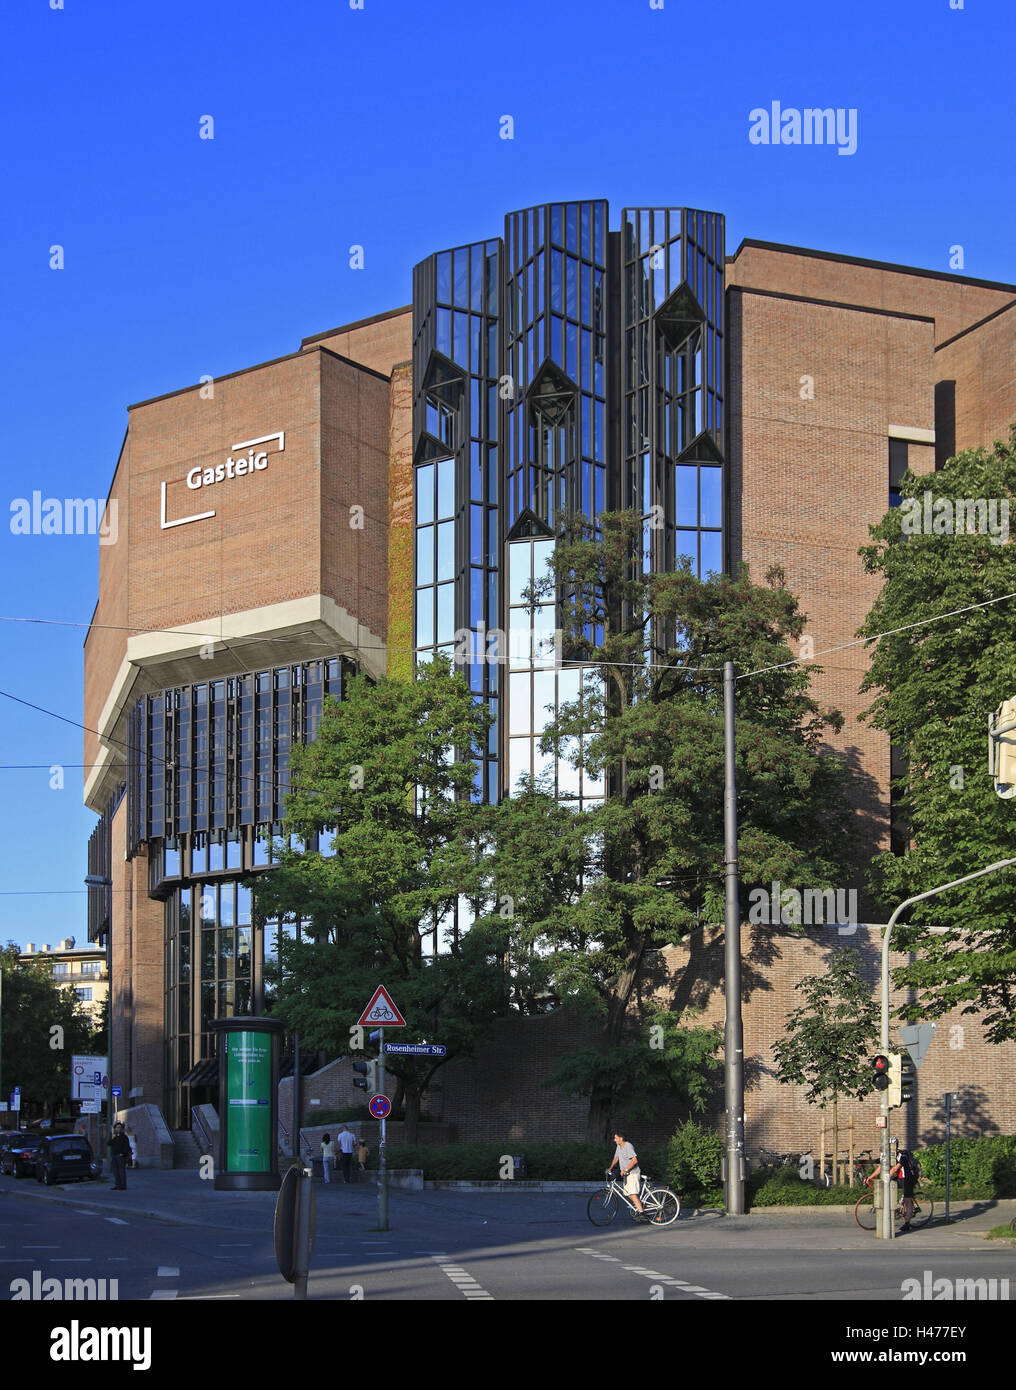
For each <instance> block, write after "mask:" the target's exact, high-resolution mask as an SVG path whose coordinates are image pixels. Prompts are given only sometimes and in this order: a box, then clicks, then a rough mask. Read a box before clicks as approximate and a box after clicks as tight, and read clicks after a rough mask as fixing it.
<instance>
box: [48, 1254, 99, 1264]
mask: <svg viewBox="0 0 1016 1390" xmlns="http://www.w3.org/2000/svg"><path fill="white" fill-rule="evenodd" d="M91 1263H92V1257H91V1255H74V1256H73V1257H71V1256H63V1255H61V1257H60V1259H58V1260H54V1261H53V1264H55V1265H90V1264H91Z"/></svg>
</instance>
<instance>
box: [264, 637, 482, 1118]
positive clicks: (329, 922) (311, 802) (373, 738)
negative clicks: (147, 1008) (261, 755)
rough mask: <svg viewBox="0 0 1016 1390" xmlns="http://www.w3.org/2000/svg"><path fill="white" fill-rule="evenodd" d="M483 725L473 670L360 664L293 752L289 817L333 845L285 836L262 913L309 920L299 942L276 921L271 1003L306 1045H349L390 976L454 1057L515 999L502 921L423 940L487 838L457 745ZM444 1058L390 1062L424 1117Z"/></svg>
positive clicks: (413, 1112) (407, 1013) (411, 1010)
mask: <svg viewBox="0 0 1016 1390" xmlns="http://www.w3.org/2000/svg"><path fill="white" fill-rule="evenodd" d="M486 724H487V716H486V714H485V713H484V711H483V710H481V709H479V708H478V707H477V706H476V705H475V704H474V702H473V700H472V697H471V695H470V692H469V689H468V687H467V686H466V684H465V683H464V681H463V680H462V679H461V677H458V676H453V675H451V674H449V671H448V667H447V662H444V663H442V662H441V661H438V662H435V663H434V665H433V666H425V667H422V668H421V669H420V670H419V671H418V673H417V678H416V680H414V681H412V682H410V683H408V684H407V683H403V682H399V681H393V680H381V681H379V682H378V683H377V684H376V685H373V684H371V683H370V682H369V681H368V680H367V679H366V678H365V677H362V676H361V677H356V678H354V679H353V680H351V681H350V682H349V683H348V685H347V687H346V690H345V691H344V695H343V699H342V701H341V703H339V702H337V701H332V700H329V701H326V702H325V708H324V712H323V715H322V721H321V727H320V731H319V734H318V737H317V739H316V740H315V741H314V742H313V743H311V744H309V745H307V746H305V747H295V748H294V749H293V750H292V754H291V781H292V783H293V787H294V790H293V791H292V792H291V794H290V796H289V799H288V801H287V819H286V822H285V826H284V828H285V830H286V832H287V835H292V836H295V837H307V836H309V835H310V834H311V833H312V832H320V831H322V830H329V831H330V832H332V833H333V834H334V840H333V844H332V848H333V853H331V854H325V855H322V854H319V853H316V852H314V853H311V852H305V851H303V850H301V849H300V847H299V846H298V845H297V844H294V845H292V846H290V847H287V848H284V849H283V850H282V851H281V853H280V856H279V864H278V867H277V868H274V869H272V870H271V871H270V872H268V873H265V874H262V875H261V876H260V877H258V878H257V879H256V880H255V881H254V884H253V886H254V895H255V910H256V911H257V913H258V916H259V918H260V919H261V920H264V919H273V918H280V919H281V920H283V921H286V920H287V919H288V920H289V921H290V922H291V921H292V920H294V919H295V917H297V916H299V917H300V918H301V919H302V920H303V933H302V935H303V939H302V940H295V939H293V938H292V937H291V936H289V935H287V934H286V933H285V932H282V933H279V957H278V966H279V968H278V970H277V972H276V986H275V997H274V1002H273V1010H274V1013H275V1015H276V1016H277V1017H279V1018H281V1019H282V1020H283V1021H284V1022H285V1023H286V1025H287V1026H288V1027H290V1028H292V1029H295V1030H296V1031H297V1032H299V1034H300V1037H301V1042H302V1043H303V1045H305V1046H308V1047H311V1048H320V1049H324V1050H327V1051H329V1052H331V1053H333V1054H335V1053H343V1052H346V1051H348V1049H349V1048H350V1046H351V1039H352V1042H353V1043H354V1044H355V1041H356V1040H357V1034H356V1032H355V1025H356V1020H357V1019H358V1018H359V1016H360V1013H361V1012H362V1010H363V1008H364V1006H365V1005H366V1003H367V1001H368V1000H369V999H370V997H371V996H372V994H373V993H374V990H375V988H376V986H377V985H378V984H382V983H383V984H384V985H385V986H386V987H387V988H388V990H389V992H390V993H391V995H392V997H393V998H394V1000H395V1002H396V1004H397V1005H398V1007H399V1008H400V1010H401V1011H402V1013H403V1015H404V1017H405V1018H406V1020H407V1023H408V1024H409V1027H408V1028H406V1029H405V1030H400V1031H399V1039H398V1040H399V1041H408V1042H413V1041H423V1040H427V1041H431V1042H441V1043H443V1044H444V1045H445V1046H446V1047H447V1049H448V1059H449V1060H451V1058H453V1057H456V1056H467V1055H469V1054H470V1053H471V1052H472V1050H473V1048H474V1047H475V1045H476V1043H477V1041H478V1040H479V1039H480V1038H481V1037H482V1036H484V1034H485V1032H486V1030H487V1029H488V1028H489V1025H490V1023H491V1022H492V1020H493V1019H494V1018H495V1017H497V1016H498V1015H499V1014H501V1013H503V1012H504V1011H505V1008H506V1007H507V1004H506V976H505V971H504V968H503V963H502V956H503V952H504V948H505V942H504V931H503V928H499V926H498V924H497V921H496V920H495V921H493V922H490V923H479V924H477V926H476V928H475V929H474V930H472V931H470V932H468V933H465V934H463V935H462V936H461V938H459V939H453V940H452V941H451V943H450V950H449V951H448V953H447V954H445V955H441V956H439V957H438V958H437V959H436V960H433V961H430V962H428V960H427V959H425V955H424V952H423V950H422V946H421V936H422V934H423V933H424V932H427V931H430V930H432V929H433V927H434V924H435V922H441V921H445V922H448V921H449V920H450V914H451V912H452V909H453V908H454V907H455V905H456V902H457V899H458V896H459V893H460V891H461V890H460V885H461V881H462V878H463V875H464V874H465V872H466V870H467V867H468V866H469V864H470V863H471V861H472V859H473V858H474V857H475V854H476V852H477V851H476V818H477V815H478V813H479V808H477V807H476V806H475V805H474V804H473V802H472V801H471V799H470V792H471V790H472V784H473V767H472V763H471V762H469V761H466V760H460V761H455V760H454V759H453V757H452V751H453V750H455V749H458V750H460V751H462V752H464V753H466V754H468V753H469V752H471V751H475V750H478V749H479V747H480V746H481V744H482V741H483V738H484V736H485V732H486ZM390 1040H393V1039H390ZM368 1055H369V1054H368ZM440 1065H441V1062H440V1060H438V1059H429V1060H411V1059H408V1058H395V1057H392V1058H390V1059H389V1060H388V1069H389V1072H390V1074H393V1075H394V1076H395V1077H396V1078H398V1080H399V1082H400V1083H401V1085H402V1087H404V1090H405V1099H406V1115H407V1120H408V1121H409V1123H410V1126H411V1127H412V1126H413V1125H415V1123H416V1120H417V1118H418V1116H419V1105H420V1098H421V1096H422V1094H423V1093H424V1091H425V1090H426V1087H427V1086H428V1085H429V1084H430V1081H431V1080H432V1079H433V1076H434V1074H435V1072H436V1071H437V1069H438V1067H439V1066H440Z"/></svg>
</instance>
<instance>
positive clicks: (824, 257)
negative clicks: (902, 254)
mask: <svg viewBox="0 0 1016 1390" xmlns="http://www.w3.org/2000/svg"><path fill="white" fill-rule="evenodd" d="M749 246H753V247H756V248H757V249H758V250H760V251H779V252H782V253H783V254H784V255H788V256H810V257H812V259H813V260H818V261H838V262H839V263H841V264H843V265H861V266H866V267H868V268H869V269H871V270H890V271H894V272H895V273H896V274H898V275H919V276H920V277H921V278H922V279H924V280H949V281H951V282H952V283H954V284H957V285H976V286H978V287H980V288H981V289H989V290H1008V291H1010V292H1011V293H1012V294H1016V285H1010V284H1008V283H1007V282H1006V281H1004V280H976V279H974V278H973V276H970V275H950V274H949V273H948V271H945V270H922V269H921V268H920V266H913V265H897V264H896V263H895V262H894V261H870V260H867V259H866V258H865V257H864V256H842V255H837V254H836V252H834V251H815V250H813V249H812V248H811V247H808V246H788V245H786V244H785V243H784V242H780V241H758V240H756V238H754V237H745V238H744V239H743V240H742V242H741V244H740V246H738V248H737V250H736V251H735V252H734V254H733V255H732V256H728V257H727V260H726V263H727V265H730V264H731V263H732V262H733V261H736V260H737V258H738V256H739V255H740V254H741V252H742V251H743V250H744V249H745V248H746V247H749Z"/></svg>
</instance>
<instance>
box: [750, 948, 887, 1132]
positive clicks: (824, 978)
mask: <svg viewBox="0 0 1016 1390" xmlns="http://www.w3.org/2000/svg"><path fill="white" fill-rule="evenodd" d="M795 988H796V989H798V990H799V991H800V992H801V994H803V996H804V1000H805V1002H804V1004H802V1005H801V1006H800V1007H799V1008H797V1009H795V1010H794V1011H793V1013H791V1014H790V1015H789V1017H788V1018H787V1022H786V1026H785V1032H784V1035H783V1037H781V1038H780V1039H779V1040H778V1041H777V1042H776V1043H774V1045H773V1052H774V1054H775V1057H776V1065H777V1068H778V1071H777V1080H778V1081H779V1082H780V1083H781V1084H782V1085H791V1084H794V1085H799V1086H807V1087H808V1090H807V1092H806V1094H805V1099H806V1100H807V1102H808V1104H809V1105H818V1106H819V1108H820V1109H822V1110H824V1109H825V1108H826V1107H827V1106H828V1105H829V1104H830V1103H831V1104H832V1108H833V1131H834V1134H835V1133H838V1120H839V1116H838V1102H839V1098H840V1096H855V1097H856V1098H857V1099H858V1100H862V1099H863V1098H864V1096H866V1095H867V1094H868V1093H869V1092H870V1091H871V1090H872V1089H873V1088H872V1084H871V1069H870V1067H868V1066H866V1063H867V1062H868V1061H869V1060H870V1056H871V1054H872V1051H873V1049H874V1047H875V1045H876V1043H877V1040H878V1035H879V1010H878V1006H877V1005H876V1003H875V1000H874V998H873V995H872V988H871V982H870V980H868V979H866V978H865V975H864V962H863V959H862V957H861V953H860V952H859V951H857V950H854V949H853V948H852V947H848V946H845V947H841V948H840V949H839V950H836V951H834V952H833V954H832V957H831V959H830V961H829V968H828V970H826V972H825V973H824V974H822V975H809V976H808V977H806V978H805V979H803V980H799V981H798V983H797V985H796V986H795ZM834 1147H838V1144H836V1143H835V1141H834Z"/></svg>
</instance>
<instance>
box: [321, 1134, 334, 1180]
mask: <svg viewBox="0 0 1016 1390" xmlns="http://www.w3.org/2000/svg"><path fill="white" fill-rule="evenodd" d="M334 1162H335V1145H334V1144H333V1143H332V1136H331V1135H330V1134H326V1135H325V1137H324V1138H323V1139H322V1140H321V1166H322V1168H323V1169H324V1170H325V1182H331V1180H332V1164H333V1163H334Z"/></svg>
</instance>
